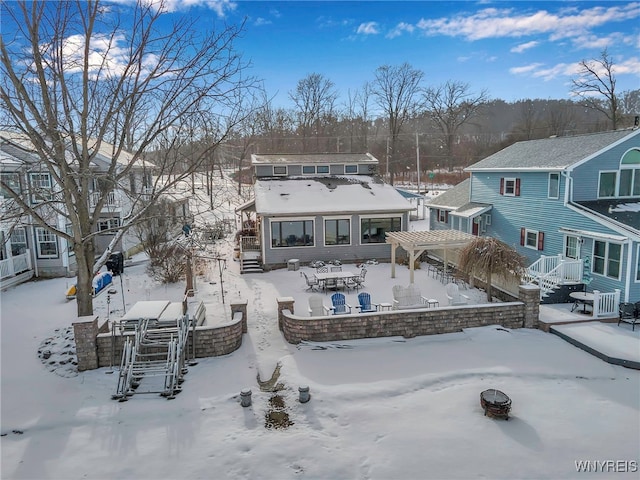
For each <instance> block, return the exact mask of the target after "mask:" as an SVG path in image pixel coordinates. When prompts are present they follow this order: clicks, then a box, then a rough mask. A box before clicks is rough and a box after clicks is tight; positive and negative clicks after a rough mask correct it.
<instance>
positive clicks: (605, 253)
mask: <svg viewBox="0 0 640 480" xmlns="http://www.w3.org/2000/svg"><path fill="white" fill-rule="evenodd" d="M595 242H602V243H604V244H605V245H606V246H605V252H604V257H603V258H604V268H605V271H604V273H600V272H596V271H595V270H594V268H595V266H596V261H595V247H596V245H595ZM611 244H613V245H619V246H620V258H619V260H618V263H619V265H620V266H619V268H618V276H617V277H612V276H610V275H608V272H609V246H610V245H611ZM624 246H625V244H624V243H623V242H612V241H610V240H599V239H595V240H594V242H593V245H592V246H591V273H593V274H594V275H599V276H601V277H603V278H609V279H611V280H615V281H618V282H619V281H620V279H621V278H622V270H623V268H622V267H623V263H622V262H623V260H624Z"/></svg>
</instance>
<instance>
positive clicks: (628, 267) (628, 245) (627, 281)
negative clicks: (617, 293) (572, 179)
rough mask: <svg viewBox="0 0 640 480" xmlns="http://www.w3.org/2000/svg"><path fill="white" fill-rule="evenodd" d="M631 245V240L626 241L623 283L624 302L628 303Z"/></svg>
mask: <svg viewBox="0 0 640 480" xmlns="http://www.w3.org/2000/svg"><path fill="white" fill-rule="evenodd" d="M632 245H633V240H631V238H629V240H627V275H626V278H625V282H624V301H625V302H628V301H629V289H630V288H631V271H632V270H631V268H632V265H633V264H632V263H631V257H632V252H631V246H632Z"/></svg>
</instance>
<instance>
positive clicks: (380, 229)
mask: <svg viewBox="0 0 640 480" xmlns="http://www.w3.org/2000/svg"><path fill="white" fill-rule="evenodd" d="M401 230H402V217H386V218H362V219H361V220H360V243H384V242H385V239H386V236H385V233H386V232H399V231H401Z"/></svg>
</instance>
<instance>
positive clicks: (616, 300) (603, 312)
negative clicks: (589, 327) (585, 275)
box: [593, 288, 620, 318]
mask: <svg viewBox="0 0 640 480" xmlns="http://www.w3.org/2000/svg"><path fill="white" fill-rule="evenodd" d="M619 305H620V290H619V289H617V288H616V289H615V290H614V291H613V292H611V293H601V292H599V291H598V290H594V291H593V317H594V318H596V317H615V316H617V315H618V306H619Z"/></svg>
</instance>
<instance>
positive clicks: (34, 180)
mask: <svg viewBox="0 0 640 480" xmlns="http://www.w3.org/2000/svg"><path fill="white" fill-rule="evenodd" d="M29 182H30V184H31V191H32V193H31V203H40V202H43V201H46V200H51V198H52V196H51V176H50V175H49V174H48V173H46V172H44V173H30V174H29Z"/></svg>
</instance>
